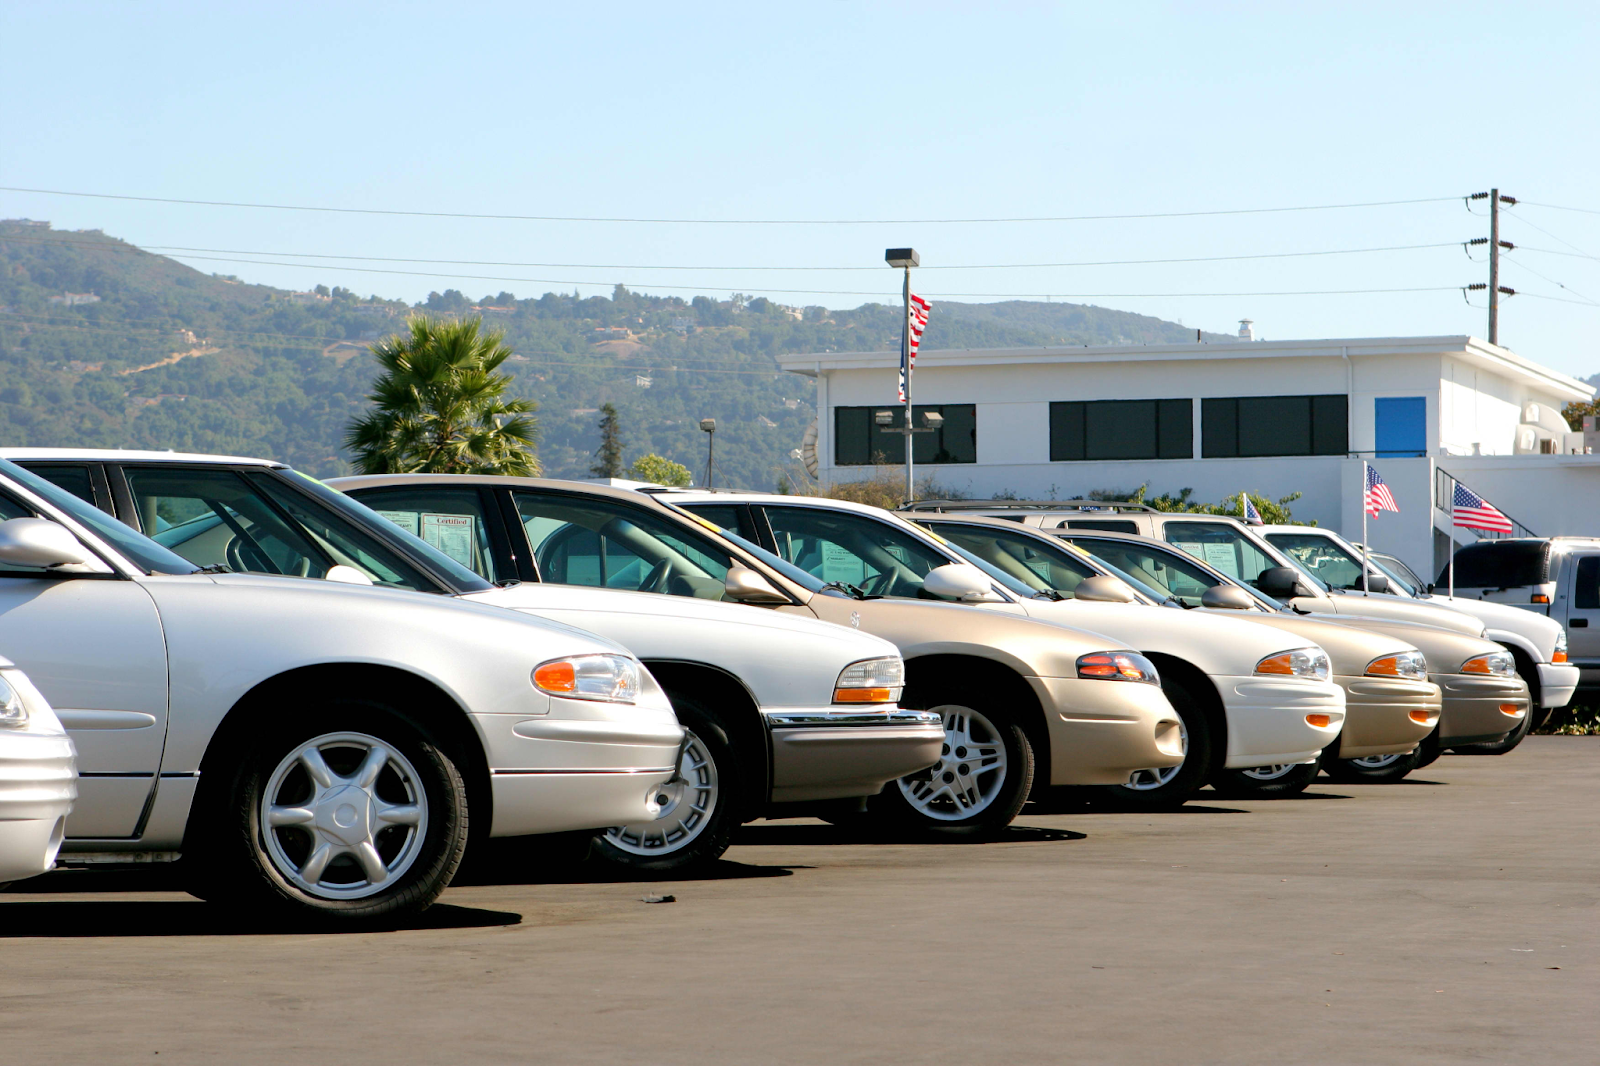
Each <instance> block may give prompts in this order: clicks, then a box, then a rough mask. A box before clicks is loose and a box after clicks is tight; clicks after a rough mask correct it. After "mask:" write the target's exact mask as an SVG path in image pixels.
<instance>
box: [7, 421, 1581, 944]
mask: <svg viewBox="0 0 1600 1066" xmlns="http://www.w3.org/2000/svg"><path fill="white" fill-rule="evenodd" d="M1308 533H1316V534H1320V533H1321V531H1308V530H1307V529H1305V528H1303V527H1283V528H1282V529H1281V530H1280V529H1278V528H1267V529H1265V530H1256V529H1252V528H1251V527H1247V526H1244V525H1242V524H1240V523H1237V522H1234V521H1232V520H1229V519H1222V518H1212V517H1211V516H1195V515H1164V514H1158V513H1156V512H1153V511H1149V510H1148V509H1130V508H1119V509H1116V510H1114V511H1108V510H1106V509H1105V508H1104V507H1101V508H1099V509H1096V510H1090V509H1088V508H1085V507H1076V506H1072V505H1059V504H1052V505H1048V506H1046V505H1037V506H1021V505H1001V504H994V503H986V504H984V505H983V506H981V507H980V506H975V505H968V504H934V505H926V504H923V505H918V506H917V507H916V508H915V509H913V510H910V511H907V512H903V513H900V514H891V513H888V512H885V511H882V510H878V509H876V508H869V507H863V506H859V505H854V504H849V503H843V502H839V501H835V500H826V499H819V498H812V497H794V496H773V495H763V494H735V493H722V492H718V493H711V492H696V491H690V490H666V489H661V488H660V487H656V486H641V487H613V486H604V485H596V484H589V483H581V482H563V481H554V480H544V479H529V478H510V477H486V476H449V475H425V474H408V475H383V476H367V477H353V478H339V479H334V480H332V481H330V482H328V483H326V484H324V483H322V482H319V481H316V480H314V479H312V478H309V477H307V476H305V475H302V474H300V473H298V472H296V471H294V470H291V469H289V468H288V467H286V466H284V465H282V464H279V463H274V462H270V461H266V460H256V459H241V458H232V457H221V456H198V455H181V454H174V453H167V452H122V451H83V450H56V449H48V450H47V449H12V450H7V451H3V452H0V654H4V655H6V656H8V657H9V659H7V660H0V880H4V879H7V878H18V877H24V876H29V875H31V874H34V873H38V872H40V871H41V870H44V869H47V868H49V867H50V865H51V864H52V862H55V861H57V860H58V854H57V852H58V849H59V861H60V862H61V863H64V864H83V865H92V864H97V863H124V862H134V861H139V862H150V861H170V862H174V863H176V864H177V866H178V868H179V869H180V870H181V872H182V874H183V877H184V879H185V884H186V885H187V886H188V887H189V888H190V890H191V891H193V892H195V893H196V894H198V895H200V896H202V897H204V898H207V899H215V900H221V901H228V902H232V903H236V904H248V905H256V906H263V907H270V908H276V909H280V910H285V909H286V910H290V911H296V912H300V913H304V914H312V915H317V916H321V917H324V918H328V919H338V920H345V921H368V920H374V919H383V918H392V917H394V916H396V915H399V914H404V913H406V912H409V911H413V910H416V909H419V908H421V907H425V906H426V905H427V904H428V903H430V902H431V901H432V900H433V899H435V898H436V897H437V896H438V894H439V893H440V892H441V891H442V890H443V889H444V888H445V886H446V885H448V884H449V882H450V879H451V878H452V877H453V876H454V874H455V872H456V870H457V868H458V866H459V864H460V863H461V861H462V858H463V855H464V854H465V853H466V851H467V849H468V848H469V847H471V846H474V842H477V841H481V840H482V839H483V838H487V837H526V838H529V839H528V841H527V844H528V846H529V847H530V848H539V847H541V846H547V845H548V844H549V842H550V841H552V840H554V839H556V838H557V837H558V836H559V837H562V838H563V839H566V838H567V835H569V834H570V835H571V838H572V839H576V840H579V841H582V842H583V843H584V845H585V846H588V847H592V848H593V851H594V854H595V856H596V857H597V859H598V860H599V861H606V862H611V863H616V864H619V865H621V866H626V867H632V868H636V869H643V870H657V871H668V870H678V869H684V868H688V867H693V866H697V865H703V864H705V863H708V862H711V861H713V860H715V859H716V858H717V857H718V856H720V855H721V854H722V852H723V851H724V850H725V849H726V847H727V846H728V841H729V837H730V834H731V833H732V831H733V829H734V828H735V827H736V826H737V825H739V824H740V823H742V822H746V821H750V820H752V819H756V818H762V817H783V816H789V815H799V814H808V815H816V816H820V817H823V818H826V819H829V820H831V821H835V822H847V821H848V822H858V823H860V824H862V825H863V826H881V827H895V828H897V829H898V830H900V831H913V832H933V833H943V834H970V835H983V834H990V833H994V832H995V831H997V830H999V829H1001V828H1003V827H1004V826H1005V825H1007V824H1008V823H1009V822H1010V821H1011V820H1012V819H1013V818H1014V817H1015V816H1016V814H1017V813H1018V811H1019V810H1020V809H1021V808H1022V806H1023V804H1024V803H1025V802H1026V801H1027V800H1028V798H1029V797H1030V796H1037V795H1039V794H1040V793H1042V792H1044V791H1046V790H1049V789H1055V788H1068V787H1070V788H1076V789H1081V790H1084V791H1085V793H1086V794H1088V795H1090V796H1091V797H1094V798H1096V799H1098V800H1099V801H1101V802H1106V803H1112V804H1116V805H1120V806H1125V807H1148V808H1155V807H1167V806H1174V805H1177V804H1181V803H1182V802H1184V801H1185V800H1186V799H1187V798H1189V797H1190V796H1192V795H1193V794H1194V793H1195V792H1196V791H1197V790H1198V789H1200V788H1201V787H1203V786H1205V785H1208V784H1209V785H1210V786H1212V787H1213V788H1214V789H1216V790H1218V791H1221V792H1224V793H1228V794H1233V795H1247V796H1272V795H1282V794H1288V793H1292V792H1295V791H1298V790H1300V789H1303V788H1305V787H1306V785H1307V784H1309V783H1310V782H1311V781H1312V780H1313V779H1314V778H1315V776H1316V775H1317V773H1318V771H1319V769H1320V770H1322V771H1326V772H1327V773H1329V774H1330V775H1331V776H1333V777H1335V778H1360V779H1371V780H1397V779H1399V778H1401V777H1403V776H1404V775H1405V774H1406V773H1408V772H1410V771H1411V770H1412V769H1414V768H1415V767H1417V766H1419V765H1424V764H1425V763H1426V762H1428V761H1431V760H1432V759H1434V758H1436V757H1437V756H1438V755H1439V753H1440V752H1441V751H1443V750H1445V749H1449V748H1465V747H1468V746H1479V747H1481V746H1484V745H1489V746H1493V747H1494V749H1495V750H1505V749H1506V748H1507V747H1508V745H1509V744H1510V743H1514V741H1515V739H1517V738H1519V737H1520V735H1521V732H1523V731H1525V729H1526V726H1527V724H1528V723H1529V722H1530V720H1532V719H1533V718H1534V717H1536V716H1537V715H1538V714H1539V713H1540V712H1541V710H1543V709H1547V708H1550V707H1555V706H1559V705H1561V704H1564V703H1565V702H1566V701H1567V700H1568V699H1570V697H1571V695H1572V692H1573V689H1574V687H1575V686H1576V684H1577V683H1578V672H1577V671H1576V670H1575V669H1573V668H1572V667H1571V666H1570V665H1568V664H1566V662H1565V658H1566V645H1565V634H1564V631H1563V629H1562V627H1561V626H1560V625H1559V624H1558V623H1556V622H1554V621H1552V620H1551V619H1548V618H1543V617H1538V616H1535V615H1532V614H1529V613H1527V612H1524V611H1518V610H1516V609H1515V608H1511V607H1506V606H1496V605H1493V604H1480V603H1476V602H1473V603H1462V602H1459V601H1455V600H1440V599H1438V598H1432V599H1430V598H1429V597H1428V596H1427V595H1426V594H1424V595H1421V596H1402V595H1399V594H1398V593H1397V592H1395V591H1392V590H1385V591H1376V592H1372V591H1371V584H1372V583H1371V582H1370V581H1369V582H1368V585H1369V592H1371V594H1367V595H1362V594H1356V593H1351V592H1346V591H1336V588H1335V586H1333V585H1330V584H1329V583H1328V582H1326V581H1323V580H1322V579H1321V578H1319V576H1318V570H1319V567H1320V566H1321V565H1322V564H1321V563H1320V562H1318V560H1320V559H1322V558H1323V555H1326V554H1327V553H1326V551H1325V550H1323V549H1320V548H1319V549H1318V550H1319V551H1323V555H1316V556H1315V557H1312V556H1310V555H1308V554H1307V552H1306V551H1305V550H1303V549H1304V545H1303V544H1301V543H1300V542H1299V541H1288V540H1282V541H1280V540H1279V539H1278V538H1279V537H1280V536H1282V537H1289V538H1293V537H1302V536H1305V535H1307V534H1308ZM1328 543H1331V544H1334V545H1335V546H1337V547H1339V548H1340V550H1346V549H1348V546H1347V545H1343V542H1340V541H1337V540H1336V539H1335V540H1333V541H1329V542H1328ZM1308 559H1309V560H1310V561H1309V562H1308ZM1396 584H1397V585H1398V582H1396ZM74 757H75V759H76V773H75V774H74V769H73V765H74V763H73V760H74ZM591 842H592V843H591Z"/></svg>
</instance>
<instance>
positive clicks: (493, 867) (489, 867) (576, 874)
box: [450, 856, 811, 888]
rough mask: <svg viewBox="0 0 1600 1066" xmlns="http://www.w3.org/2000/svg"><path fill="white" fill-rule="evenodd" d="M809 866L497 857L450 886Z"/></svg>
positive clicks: (599, 881) (628, 879) (631, 879)
mask: <svg viewBox="0 0 1600 1066" xmlns="http://www.w3.org/2000/svg"><path fill="white" fill-rule="evenodd" d="M809 869H811V867H809V866H799V865H795V864H792V863H791V864H786V865H783V866H758V865H756V864H754V863H748V862H734V861H733V860H731V859H718V860H717V861H716V862H714V863H712V864H711V865H710V866H708V867H699V868H696V869H691V870H684V871H682V872H678V871H673V870H628V869H624V868H623V867H620V866H613V865H611V864H610V863H607V862H605V861H603V860H600V859H589V860H588V861H585V862H559V863H549V862H537V861H519V860H518V859H516V858H513V857H501V856H497V857H495V858H493V859H489V860H485V861H480V862H477V863H475V864H473V866H472V867H471V868H465V867H464V868H463V869H462V872H461V873H459V874H457V875H456V878H455V880H454V881H452V882H450V884H451V886H452V887H455V888H459V887H461V886H463V885H628V884H659V883H662V882H679V881H734V880H740V879H743V878H752V877H790V876H792V875H793V874H794V872H795V871H796V870H809Z"/></svg>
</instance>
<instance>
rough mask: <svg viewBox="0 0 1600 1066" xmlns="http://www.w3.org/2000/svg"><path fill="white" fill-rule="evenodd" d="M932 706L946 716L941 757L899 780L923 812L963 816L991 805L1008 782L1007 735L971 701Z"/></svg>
mask: <svg viewBox="0 0 1600 1066" xmlns="http://www.w3.org/2000/svg"><path fill="white" fill-rule="evenodd" d="M932 710H934V711H937V712H938V713H939V715H940V716H941V717H943V719H944V747H943V749H942V751H941V753H940V756H939V762H938V764H937V765H935V766H933V767H930V768H929V769H927V770H923V771H921V772H919V773H915V774H912V775H910V776H908V777H902V778H901V779H900V780H899V781H897V782H896V785H897V787H898V788H899V789H900V795H901V796H903V797H904V798H905V801H906V803H908V804H909V805H910V806H911V808H912V809H913V810H915V811H916V812H917V813H918V814H920V815H923V816H924V817H926V818H929V819H932V820H934V821H940V822H958V821H962V820H964V819H967V818H971V817H972V816H973V815H975V814H978V813H979V812H981V811H983V810H985V809H986V808H988V807H989V805H990V804H992V803H994V801H995V798H996V797H997V796H999V795H1000V792H1001V789H1002V788H1003V787H1004V786H1005V782H1006V766H1007V763H1006V746H1005V741H1004V740H1003V739H1002V734H1001V732H1000V730H999V729H997V728H996V727H995V724H994V723H993V722H991V721H990V720H989V719H987V718H985V717H984V716H983V715H981V714H979V713H978V712H977V711H974V710H973V709H972V708H970V707H959V706H953V705H950V706H943V707H934V708H932Z"/></svg>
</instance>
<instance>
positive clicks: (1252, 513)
mask: <svg viewBox="0 0 1600 1066" xmlns="http://www.w3.org/2000/svg"><path fill="white" fill-rule="evenodd" d="M1239 499H1241V500H1243V501H1244V520H1245V523H1246V524H1247V525H1252V526H1262V525H1266V523H1265V522H1263V521H1262V520H1261V512H1260V511H1258V510H1256V504H1255V501H1254V500H1252V499H1251V498H1250V494H1249V493H1248V492H1241V493H1239Z"/></svg>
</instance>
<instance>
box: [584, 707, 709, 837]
mask: <svg viewBox="0 0 1600 1066" xmlns="http://www.w3.org/2000/svg"><path fill="white" fill-rule="evenodd" d="M719 798H720V789H719V787H718V780H717V764H716V762H715V761H714V760H713V759H712V758H711V753H710V751H708V750H707V748H706V745H705V743H704V741H702V740H701V739H700V737H699V736H697V735H696V734H695V733H693V732H692V731H686V736H685V741H684V745H683V755H682V757H680V758H679V760H678V773H677V774H676V776H674V777H673V778H672V780H671V781H668V782H667V783H666V784H664V785H662V786H660V787H659V788H658V789H656V791H655V794H654V800H655V804H656V806H657V807H659V808H660V809H661V813H660V814H658V815H657V816H656V818H655V819H654V820H653V821H649V822H634V823H632V824H630V825H619V826H613V827H612V828H610V829H607V830H606V832H605V839H606V840H607V841H608V842H609V843H610V844H611V845H612V846H613V847H615V848H617V849H619V850H621V851H625V852H627V853H628V854H630V855H665V854H667V853H669V852H673V851H677V850H678V849H679V848H682V847H684V846H685V845H687V844H689V843H690V842H692V841H693V840H694V839H695V838H696V837H698V836H699V835H700V834H701V833H702V832H704V831H705V828H706V826H707V825H709V824H711V815H712V813H713V812H715V811H716V809H717V801H718V799H719Z"/></svg>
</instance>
